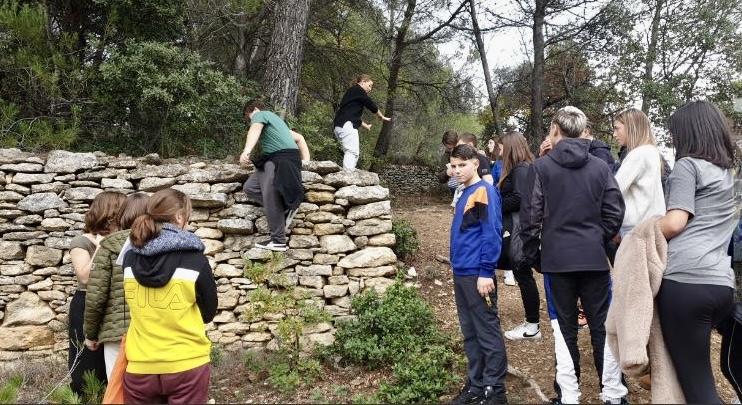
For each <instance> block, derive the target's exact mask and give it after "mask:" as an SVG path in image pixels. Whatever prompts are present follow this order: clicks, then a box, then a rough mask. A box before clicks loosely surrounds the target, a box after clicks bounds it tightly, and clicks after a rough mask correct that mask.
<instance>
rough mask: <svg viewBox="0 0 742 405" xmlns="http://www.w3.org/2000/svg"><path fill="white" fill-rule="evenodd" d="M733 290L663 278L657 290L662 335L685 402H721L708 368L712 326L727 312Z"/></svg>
mask: <svg viewBox="0 0 742 405" xmlns="http://www.w3.org/2000/svg"><path fill="white" fill-rule="evenodd" d="M733 294H734V290H733V289H731V288H730V287H725V286H720V285H710V284H688V283H679V282H677V281H672V280H662V286H660V291H659V293H658V294H657V309H658V312H659V316H660V324H661V325H662V336H663V337H664V338H665V346H667V351H668V353H669V354H670V358H671V359H672V364H673V366H675V372H676V374H677V376H678V382H679V383H680V387H682V389H683V394H684V395H685V401H686V402H688V403H691V404H699V403H702V404H711V403H715V404H718V403H721V399H720V398H719V393H718V392H717V391H716V384H715V382H714V374H713V372H712V371H711V355H710V351H711V330H712V329H713V328H714V327H715V326H716V325H718V324H719V323H720V322H721V321H722V320H724V319H725V318H726V317H727V315H729V312H730V310H731V308H732V305H733Z"/></svg>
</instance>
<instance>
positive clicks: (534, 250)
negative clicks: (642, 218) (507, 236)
mask: <svg viewBox="0 0 742 405" xmlns="http://www.w3.org/2000/svg"><path fill="white" fill-rule="evenodd" d="M589 149H590V141H588V140H585V139H571V138H567V139H563V140H562V141H561V142H559V143H557V145H556V147H554V149H552V150H551V152H549V154H548V155H546V156H544V157H541V158H539V159H537V160H536V161H535V162H534V163H533V165H531V168H530V170H529V172H528V187H527V188H526V192H525V194H524V196H523V197H522V201H521V208H520V222H521V233H520V236H521V239H522V242H523V256H524V257H523V259H522V260H521V262H520V263H519V264H518V266H519V267H521V268H522V267H528V266H532V265H534V264H536V263H539V254H538V248H539V234H540V235H541V241H540V245H541V252H542V253H541V257H540V267H541V268H540V270H541V271H542V272H544V273H565V272H575V271H608V260H607V259H606V251H605V247H606V242H607V241H608V240H609V239H610V238H612V237H613V236H614V235H616V233H618V230H619V228H620V227H621V222H623V216H624V210H625V206H624V201H623V197H622V196H621V191H620V190H619V188H618V184H617V183H616V179H615V177H614V176H613V173H612V171H611V169H610V168H609V167H608V165H607V164H605V162H603V161H602V160H600V159H598V158H596V157H595V156H592V155H590V153H589Z"/></svg>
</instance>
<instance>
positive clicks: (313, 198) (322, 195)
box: [304, 191, 335, 204]
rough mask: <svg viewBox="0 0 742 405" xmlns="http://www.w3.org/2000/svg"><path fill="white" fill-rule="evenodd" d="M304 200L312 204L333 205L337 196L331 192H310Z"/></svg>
mask: <svg viewBox="0 0 742 405" xmlns="http://www.w3.org/2000/svg"><path fill="white" fill-rule="evenodd" d="M304 198H305V199H306V200H307V201H309V202H312V203H319V204H322V203H331V202H333V201H335V195H334V194H333V193H331V192H329V191H309V192H307V193H306V194H305V196H304Z"/></svg>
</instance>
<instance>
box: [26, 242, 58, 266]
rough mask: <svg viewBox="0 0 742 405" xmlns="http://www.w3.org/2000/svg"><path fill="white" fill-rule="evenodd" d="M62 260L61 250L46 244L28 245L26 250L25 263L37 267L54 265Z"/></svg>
mask: <svg viewBox="0 0 742 405" xmlns="http://www.w3.org/2000/svg"><path fill="white" fill-rule="evenodd" d="M61 260H62V251H61V250H58V249H52V248H49V247H46V246H38V245H36V246H29V247H28V250H27V251H26V263H28V264H30V265H32V266H37V267H51V266H56V265H57V264H59V262H60V261H61Z"/></svg>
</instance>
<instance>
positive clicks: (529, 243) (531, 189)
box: [517, 165, 544, 268]
mask: <svg viewBox="0 0 742 405" xmlns="http://www.w3.org/2000/svg"><path fill="white" fill-rule="evenodd" d="M543 220H544V191H543V189H542V185H541V180H540V178H539V176H538V171H536V167H535V165H531V166H530V167H529V168H528V178H527V180H526V188H525V192H524V193H523V196H522V197H521V204H520V227H521V229H520V238H521V241H522V242H523V259H522V263H519V264H518V265H517V266H518V267H519V268H528V267H530V266H532V265H533V264H535V263H537V262H538V247H539V244H540V240H539V236H540V234H541V225H542V223H543Z"/></svg>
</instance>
